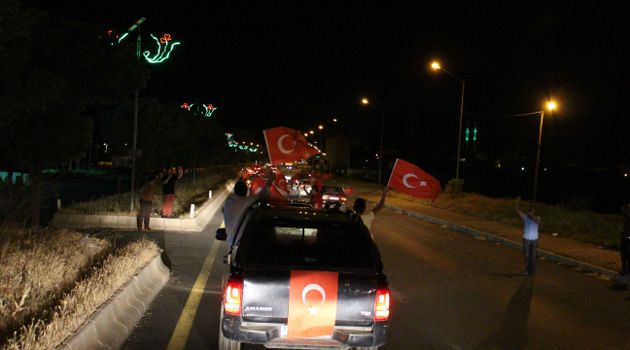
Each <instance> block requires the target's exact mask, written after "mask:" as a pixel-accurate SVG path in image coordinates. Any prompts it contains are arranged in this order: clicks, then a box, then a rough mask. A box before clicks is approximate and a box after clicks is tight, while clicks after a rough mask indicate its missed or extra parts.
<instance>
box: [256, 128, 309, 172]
mask: <svg viewBox="0 0 630 350" xmlns="http://www.w3.org/2000/svg"><path fill="white" fill-rule="evenodd" d="M263 134H264V135H265V143H266V144H267V153H269V161H270V162H271V164H279V163H284V162H294V161H297V160H301V159H305V158H309V157H312V156H314V155H316V154H318V153H319V150H318V149H317V148H315V147H313V146H311V145H309V144H308V141H306V138H304V135H302V133H301V132H300V131H299V130H295V129H290V128H285V127H282V126H280V127H277V128H271V129H266V130H263Z"/></svg>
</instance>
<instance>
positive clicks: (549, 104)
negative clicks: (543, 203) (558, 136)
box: [532, 100, 558, 202]
mask: <svg viewBox="0 0 630 350" xmlns="http://www.w3.org/2000/svg"><path fill="white" fill-rule="evenodd" d="M546 107H547V110H548V111H549V114H550V115H551V112H553V111H554V110H555V109H556V108H557V107H558V106H557V104H556V102H555V101H553V100H549V101H548V102H547V105H546ZM537 113H539V114H540V125H539V127H538V149H537V150H536V166H535V167H534V169H535V170H534V188H533V190H532V202H536V195H537V194H538V170H539V168H540V148H541V144H542V142H541V141H542V130H543V120H544V119H545V111H544V110H542V111H539V112H537Z"/></svg>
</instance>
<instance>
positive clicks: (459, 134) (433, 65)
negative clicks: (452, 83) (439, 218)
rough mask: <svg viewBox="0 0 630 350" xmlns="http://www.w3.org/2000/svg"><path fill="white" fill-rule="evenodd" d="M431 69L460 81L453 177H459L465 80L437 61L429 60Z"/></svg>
mask: <svg viewBox="0 0 630 350" xmlns="http://www.w3.org/2000/svg"><path fill="white" fill-rule="evenodd" d="M431 69H433V70H435V71H439V70H440V71H443V72H444V73H446V74H448V75H449V76H451V77H453V78H455V79H457V80H459V82H460V83H462V99H461V103H460V105H459V131H458V132H457V160H456V166H455V179H459V163H460V159H461V154H462V123H463V119H464V90H465V88H466V82H465V81H464V80H463V79H462V78H460V77H458V76H457V75H455V74H453V73H451V72H449V71H447V70H446V69H444V68H442V66H441V65H440V63H439V62H437V61H433V62H431Z"/></svg>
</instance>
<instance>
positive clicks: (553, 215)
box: [339, 179, 623, 248]
mask: <svg viewBox="0 0 630 350" xmlns="http://www.w3.org/2000/svg"><path fill="white" fill-rule="evenodd" d="M339 181H343V179H340V180H339ZM350 184H351V186H352V187H353V189H354V191H355V194H358V193H361V194H374V195H380V193H381V190H382V187H381V186H379V185H377V184H373V183H368V182H363V181H357V180H351V181H350ZM388 197H392V198H401V199H405V200H409V201H412V202H415V203H419V204H421V205H424V206H432V207H436V208H440V209H445V210H450V211H453V212H457V213H461V214H466V215H470V216H476V217H479V218H483V219H488V220H493V221H499V222H503V223H507V224H511V225H514V226H518V227H521V226H522V224H523V223H522V221H521V219H520V217H519V216H518V215H516V214H515V211H514V203H515V199H514V198H490V197H486V196H482V195H479V194H475V193H464V194H463V196H461V197H451V196H449V195H448V194H444V193H442V194H440V196H439V197H438V199H437V201H436V202H435V203H431V202H430V201H428V200H422V199H418V198H413V197H410V196H407V195H405V194H401V193H398V192H396V191H391V192H389V194H388ZM521 207H522V208H523V209H526V208H527V203H526V202H523V203H522V204H521ZM536 211H537V213H538V215H540V217H541V218H542V222H541V224H540V230H541V232H543V233H558V234H559V235H560V236H562V237H567V238H571V239H575V240H577V241H581V242H585V243H591V244H595V245H598V246H602V247H605V248H616V247H617V246H618V244H619V232H620V230H621V227H622V224H623V222H622V218H621V215H611V214H599V213H594V212H590V211H586V210H571V209H568V208H565V207H562V206H554V205H546V204H536Z"/></svg>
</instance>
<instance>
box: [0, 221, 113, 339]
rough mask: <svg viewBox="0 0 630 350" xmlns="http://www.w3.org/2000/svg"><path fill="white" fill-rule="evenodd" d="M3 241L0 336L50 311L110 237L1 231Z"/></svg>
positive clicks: (106, 248) (101, 253)
mask: <svg viewBox="0 0 630 350" xmlns="http://www.w3.org/2000/svg"><path fill="white" fill-rule="evenodd" d="M2 236H3V240H2V243H1V244H0V247H1V248H0V249H1V250H0V339H2V338H4V337H5V336H6V335H7V334H10V333H11V332H12V331H14V330H15V329H17V328H18V327H19V326H20V325H22V324H23V323H24V322H29V320H30V319H32V318H46V317H49V315H48V312H47V311H46V310H49V309H50V308H51V307H52V306H53V305H54V304H55V303H56V302H57V301H58V300H59V298H60V297H61V295H62V294H63V293H64V292H66V291H67V290H69V289H70V288H72V286H73V285H74V282H75V281H76V280H77V279H78V278H80V276H81V275H82V274H83V273H84V272H85V271H86V270H87V269H88V268H89V267H90V265H91V264H92V263H93V262H94V261H95V260H98V259H99V258H102V257H104V255H106V253H107V252H108V251H109V250H110V245H109V243H108V242H107V241H104V240H100V239H96V238H90V237H84V236H82V235H81V234H80V233H77V232H72V231H67V230H61V231H44V232H40V233H38V234H37V235H35V234H30V233H26V232H25V231H19V230H15V231H9V232H7V231H3V235H2Z"/></svg>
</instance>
